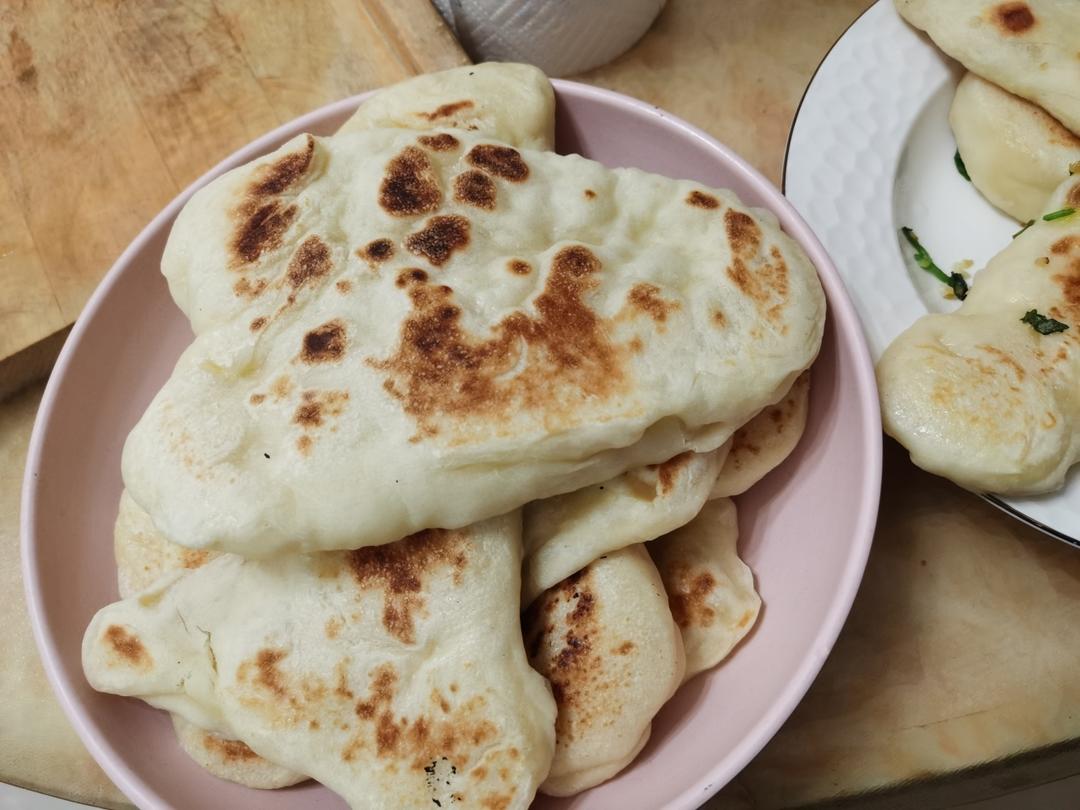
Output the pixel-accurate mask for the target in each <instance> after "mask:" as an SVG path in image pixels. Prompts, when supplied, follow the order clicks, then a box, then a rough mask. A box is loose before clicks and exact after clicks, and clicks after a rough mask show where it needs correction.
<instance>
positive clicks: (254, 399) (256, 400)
mask: <svg viewBox="0 0 1080 810" xmlns="http://www.w3.org/2000/svg"><path fill="white" fill-rule="evenodd" d="M265 399H266V394H252V395H251V396H250V397H248V402H250V403H251V404H252V405H262V404H263V401H264V400H265Z"/></svg>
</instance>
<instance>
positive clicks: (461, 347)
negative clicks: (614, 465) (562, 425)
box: [368, 245, 627, 436]
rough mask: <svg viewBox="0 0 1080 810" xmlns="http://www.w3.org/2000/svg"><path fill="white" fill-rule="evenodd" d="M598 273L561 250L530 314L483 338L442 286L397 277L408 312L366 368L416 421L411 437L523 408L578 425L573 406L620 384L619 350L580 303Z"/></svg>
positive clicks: (588, 255) (578, 254)
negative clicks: (384, 353)
mask: <svg viewBox="0 0 1080 810" xmlns="http://www.w3.org/2000/svg"><path fill="white" fill-rule="evenodd" d="M600 271H601V264H600V260H599V259H598V258H597V257H596V256H595V255H594V254H593V253H592V251H590V250H589V249H588V248H586V247H584V246H583V245H571V246H568V247H564V248H563V249H561V250H560V251H559V252H558V253H557V254H555V257H554V259H553V262H552V266H551V271H550V273H549V275H548V277H547V282H546V284H545V287H544V290H543V292H541V294H540V295H539V296H537V297H536V299H535V300H534V301H533V309H534V310H535V311H534V312H533V313H530V312H527V311H524V310H518V311H515V312H512V313H510V314H509V315H507V316H506V317H505V318H503V319H502V320H501V321H500V322H499V323H497V324H495V326H494V327H493V328H492V329H491V336H490V337H488V338H476V337H474V336H473V335H471V334H469V333H468V332H466V331H465V329H464V328H463V327H462V325H461V310H460V308H459V307H458V306H457V305H456V304H455V303H454V300H453V295H452V291H450V289H449V288H446V287H441V286H435V285H432V284H429V283H427V281H426V280H423V279H416V278H413V277H410V276H409V275H408V274H407V273H402V274H401V275H400V276H399V277H398V284H399V286H401V287H402V288H404V289H406V290H407V291H408V294H409V297H410V299H411V300H412V304H413V311H412V313H411V314H410V315H409V316H408V317H407V318H406V319H405V322H404V324H403V325H402V329H401V338H400V341H399V344H398V347H397V349H396V351H395V353H394V354H393V355H391V356H390V357H388V358H386V359H384V360H376V359H369V360H368V362H369V363H370V364H371V365H372V366H373V367H374V368H377V369H379V370H381V371H384V372H386V374H387V378H386V381H385V384H384V388H385V389H386V390H387V391H388V392H389V393H390V394H391V395H392V396H394V397H395V398H397V399H399V400H400V401H401V402H402V403H403V408H404V410H405V412H406V413H408V414H409V415H410V416H412V417H413V418H414V419H415V420H416V422H417V423H418V426H419V429H420V432H419V433H418V436H424V435H431V434H430V433H428V431H429V430H430V429H437V428H439V426H440V422H441V421H442V418H444V417H445V418H446V419H447V420H449V424H447V425H445V427H446V429H447V432H450V433H460V432H461V430H462V419H463V417H474V418H478V419H481V420H487V419H488V418H490V417H498V416H501V415H504V414H507V413H510V412H511V411H514V410H522V409H524V410H532V411H536V412H544V413H549V414H550V413H551V412H552V411H553V410H557V411H561V412H562V413H563V414H564V415H565V417H566V418H567V419H568V420H569V419H573V418H579V417H575V416H574V414H575V413H576V412H577V404H578V403H581V402H584V401H587V400H590V399H605V398H608V397H611V396H614V395H616V394H618V393H620V392H622V391H623V390H625V386H626V382H627V380H626V376H627V375H626V372H625V370H624V368H623V365H622V362H621V359H622V356H621V352H620V351H619V350H618V349H617V348H616V346H615V345H614V344H613V343H612V341H611V338H610V336H609V334H608V330H607V328H606V324H605V322H604V321H602V320H601V319H600V318H599V317H598V316H597V314H596V313H595V312H594V311H593V310H592V309H591V308H590V307H589V306H588V305H587V304H586V302H585V300H584V298H585V296H586V294H587V293H588V292H589V291H591V290H592V289H594V288H595V287H596V286H597V284H598V283H599V279H598V276H599V274H600ZM523 356H524V359H525V360H526V361H527V362H525V363H524V364H523V365H522V364H521V363H520V361H521V360H522V359H523ZM515 368H517V371H516V373H514V374H510V373H509V372H511V371H512V370H514V369H515Z"/></svg>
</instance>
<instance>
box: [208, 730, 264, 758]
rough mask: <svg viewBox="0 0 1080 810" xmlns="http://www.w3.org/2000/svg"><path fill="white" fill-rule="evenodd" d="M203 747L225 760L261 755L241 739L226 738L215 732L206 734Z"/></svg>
mask: <svg viewBox="0 0 1080 810" xmlns="http://www.w3.org/2000/svg"><path fill="white" fill-rule="evenodd" d="M202 743H203V748H205V749H206V750H207V752H209V753H211V754H214V755H215V756H217V757H218V758H220V759H222V760H224V761H225V762H238V761H248V760H252V759H258V758H259V755H258V754H256V753H255V752H254V751H252V750H251V749H250V748H248V746H247V744H246V743H244V742H242V741H240V740H225V739H222V738H221V737H217V736H215V735H213V734H204V735H203V739H202Z"/></svg>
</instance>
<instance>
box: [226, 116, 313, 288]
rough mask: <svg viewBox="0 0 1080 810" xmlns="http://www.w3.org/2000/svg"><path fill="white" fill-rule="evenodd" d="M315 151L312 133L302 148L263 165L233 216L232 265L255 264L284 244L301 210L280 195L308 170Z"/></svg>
mask: <svg viewBox="0 0 1080 810" xmlns="http://www.w3.org/2000/svg"><path fill="white" fill-rule="evenodd" d="M314 154H315V139H314V138H313V137H312V136H310V135H308V136H307V140H306V141H305V143H304V147H303V148H302V149H301V150H300V151H299V152H293V153H291V154H287V155H284V156H283V157H280V158H278V159H277V160H276V161H274V162H273V163H270V164H267V165H265V166H262V167H260V168H259V169H258V170H257V172H256V175H255V177H254V178H253V180H252V182H251V184H250V185H249V186H248V188H247V190H246V193H245V196H244V199H243V200H242V201H241V203H240V204H239V205H238V206H237V207H236V209H235V210H234V212H233V216H234V218H235V219H236V221H237V223H236V228H235V230H234V232H233V237H232V241H231V245H230V247H231V252H232V262H231V264H232V266H233V267H234V268H235V267H241V266H243V265H245V264H251V263H252V262H254V261H255V260H256V259H258V258H259V256H261V255H262V254H263V253H265V252H267V251H269V250H274V249H276V248H278V247H280V246H281V244H282V241H283V238H284V235H285V232H286V231H287V230H288V229H289V226H290V225H292V223H293V221H294V220H295V219H296V217H297V215H298V214H299V212H300V209H299V208H298V207H297V206H296V205H295V204H292V203H290V204H288V205H286V204H285V203H284V202H282V200H281V199H279V197H280V195H281V194H283V193H285V192H286V191H288V190H289V189H290V188H291V187H293V186H294V185H296V183H297V182H298V181H299V180H300V179H301V178H302V177H304V175H305V174H307V172H308V170H309V169H310V167H311V163H312V158H313V157H314Z"/></svg>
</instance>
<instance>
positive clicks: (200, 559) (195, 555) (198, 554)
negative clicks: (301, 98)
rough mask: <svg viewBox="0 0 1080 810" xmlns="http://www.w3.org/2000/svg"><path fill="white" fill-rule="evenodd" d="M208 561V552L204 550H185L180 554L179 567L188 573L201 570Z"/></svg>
mask: <svg viewBox="0 0 1080 810" xmlns="http://www.w3.org/2000/svg"><path fill="white" fill-rule="evenodd" d="M209 560H210V552H209V551H207V550H206V549H193V548H186V549H184V550H183V551H182V552H181V554H180V565H181V566H183V567H184V568H186V569H187V570H189V571H192V570H194V569H196V568H202V566H204V565H206V563H207V562H209Z"/></svg>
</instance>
